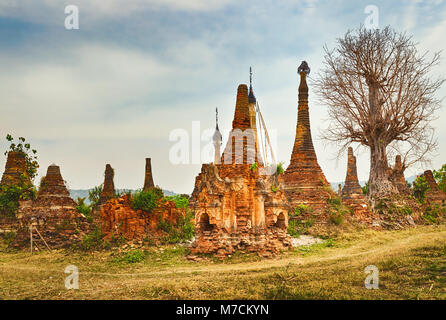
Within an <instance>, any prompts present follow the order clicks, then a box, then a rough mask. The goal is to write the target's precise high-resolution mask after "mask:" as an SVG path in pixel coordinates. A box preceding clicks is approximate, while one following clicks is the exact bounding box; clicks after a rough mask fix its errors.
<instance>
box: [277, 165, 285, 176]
mask: <svg viewBox="0 0 446 320" xmlns="http://www.w3.org/2000/svg"><path fill="white" fill-rule="evenodd" d="M284 171H285V170H284V169H283V162H279V163H278V164H277V171H276V172H277V175H281V174H282V173H284Z"/></svg>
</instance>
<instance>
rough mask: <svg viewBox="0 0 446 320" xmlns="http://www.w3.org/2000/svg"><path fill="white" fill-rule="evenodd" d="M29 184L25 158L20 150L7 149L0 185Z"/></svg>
mask: <svg viewBox="0 0 446 320" xmlns="http://www.w3.org/2000/svg"><path fill="white" fill-rule="evenodd" d="M20 183H27V184H31V180H30V179H29V176H28V172H27V170H26V158H25V154H24V153H22V152H16V151H9V152H8V159H7V160H6V165H5V171H4V172H3V176H2V180H1V182H0V185H8V186H11V185H18V184H20Z"/></svg>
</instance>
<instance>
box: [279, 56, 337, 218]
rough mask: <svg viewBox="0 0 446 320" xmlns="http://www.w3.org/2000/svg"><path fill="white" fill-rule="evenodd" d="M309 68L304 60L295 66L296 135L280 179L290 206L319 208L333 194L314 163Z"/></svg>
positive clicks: (323, 205)
mask: <svg viewBox="0 0 446 320" xmlns="http://www.w3.org/2000/svg"><path fill="white" fill-rule="evenodd" d="M309 71H310V69H309V67H308V65H307V63H306V62H305V61H304V62H302V64H301V65H300V67H299V68H298V73H299V74H300V85H299V104H298V115H297V127H296V138H295V140H294V147H293V152H292V154H291V160H290V164H289V166H288V168H287V169H286V171H285V177H284V180H285V191H286V194H287V197H288V200H289V202H290V204H291V205H292V206H293V207H296V206H298V205H300V204H306V205H309V206H310V207H312V208H313V209H315V210H320V209H323V208H324V207H326V205H327V199H329V198H331V197H333V196H335V193H334V192H333V191H332V190H331V188H330V184H329V183H328V181H327V179H326V178H325V175H324V173H323V172H322V169H321V167H320V166H319V164H318V161H317V157H316V152H315V150H314V146H313V140H312V137H311V128H310V114H309V107H308V85H307V80H306V79H307V74H308V73H309Z"/></svg>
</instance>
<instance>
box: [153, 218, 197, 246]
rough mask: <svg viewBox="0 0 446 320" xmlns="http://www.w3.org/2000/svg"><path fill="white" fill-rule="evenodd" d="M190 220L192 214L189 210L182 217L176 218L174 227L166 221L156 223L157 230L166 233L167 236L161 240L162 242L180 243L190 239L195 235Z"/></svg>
mask: <svg viewBox="0 0 446 320" xmlns="http://www.w3.org/2000/svg"><path fill="white" fill-rule="evenodd" d="M192 220H193V213H191V212H190V211H189V210H187V211H186V214H185V215H184V216H180V217H178V221H177V223H176V225H174V224H172V223H170V222H168V221H166V220H161V221H160V222H159V223H158V225H157V228H158V230H162V231H164V232H165V233H167V235H166V236H165V237H164V238H163V239H162V240H163V242H165V243H180V242H184V241H187V240H190V239H192V238H193V237H194V234H195V226H194V224H193V222H192Z"/></svg>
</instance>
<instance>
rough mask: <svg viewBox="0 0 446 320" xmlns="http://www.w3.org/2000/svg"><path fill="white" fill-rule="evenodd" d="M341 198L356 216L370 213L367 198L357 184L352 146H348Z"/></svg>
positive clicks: (363, 216)
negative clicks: (345, 173)
mask: <svg viewBox="0 0 446 320" xmlns="http://www.w3.org/2000/svg"><path fill="white" fill-rule="evenodd" d="M341 198H342V202H343V203H344V204H346V205H347V206H349V207H350V208H352V209H353V211H354V214H355V216H356V217H357V218H360V217H361V218H366V217H368V216H370V215H371V211H370V209H369V206H368V203H367V200H366V198H365V196H364V194H363V193H362V188H361V185H360V184H359V180H358V171H357V167H356V157H355V156H354V155H353V148H352V147H349V148H348V160H347V175H346V177H345V184H344V188H342V192H341Z"/></svg>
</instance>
